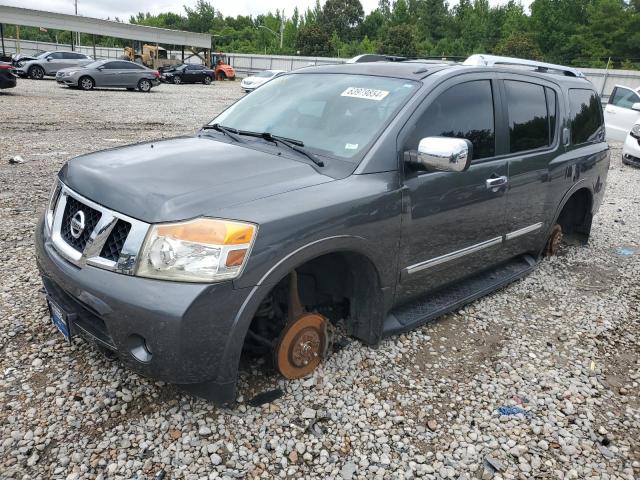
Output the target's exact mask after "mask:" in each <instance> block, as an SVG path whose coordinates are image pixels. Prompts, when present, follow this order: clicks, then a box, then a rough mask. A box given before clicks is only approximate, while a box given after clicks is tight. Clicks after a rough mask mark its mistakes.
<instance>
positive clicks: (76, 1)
mask: <svg viewBox="0 0 640 480" xmlns="http://www.w3.org/2000/svg"><path fill="white" fill-rule="evenodd" d="M73 3H74V5H75V9H76V17H77V16H78V0H74V2H73ZM74 38H75V40H74ZM76 41H77V42H78V47H79V46H80V34H79V33H78V32H75V33H74V35H71V51H74V50H75V48H74V44H75V43H76Z"/></svg>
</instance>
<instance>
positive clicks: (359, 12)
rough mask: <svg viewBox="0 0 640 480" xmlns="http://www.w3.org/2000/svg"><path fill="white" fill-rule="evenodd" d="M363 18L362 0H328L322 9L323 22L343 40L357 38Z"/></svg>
mask: <svg viewBox="0 0 640 480" xmlns="http://www.w3.org/2000/svg"><path fill="white" fill-rule="evenodd" d="M363 19H364V9H363V8H362V4H361V3H360V0H327V1H326V2H325V4H324V7H323V9H322V20H323V24H324V25H325V26H326V27H327V28H328V29H329V30H330V31H332V32H336V33H337V34H338V37H340V39H341V40H350V39H353V38H355V34H356V32H357V30H358V28H359V27H360V25H361V24H362V20H363Z"/></svg>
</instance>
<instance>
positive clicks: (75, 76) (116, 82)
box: [56, 60, 160, 92]
mask: <svg viewBox="0 0 640 480" xmlns="http://www.w3.org/2000/svg"><path fill="white" fill-rule="evenodd" d="M159 79H160V74H159V73H158V72H157V71H156V70H151V69H150V68H147V67H145V66H143V65H139V64H137V63H133V62H130V61H128V60H98V61H96V62H93V63H90V64H89V65H87V66H85V67H82V68H65V69H62V70H60V71H58V73H57V74H56V81H57V82H58V83H59V84H61V85H67V86H69V87H78V88H81V89H82V90H91V89H93V88H94V87H107V88H111V87H113V88H126V89H127V90H135V89H136V88H137V89H138V90H139V91H141V92H148V91H150V90H151V87H154V86H156V85H159V84H160V80H159Z"/></svg>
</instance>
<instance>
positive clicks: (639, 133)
mask: <svg viewBox="0 0 640 480" xmlns="http://www.w3.org/2000/svg"><path fill="white" fill-rule="evenodd" d="M631 135H632V136H634V137H636V138H640V124H639V125H634V126H633V128H632V129H631Z"/></svg>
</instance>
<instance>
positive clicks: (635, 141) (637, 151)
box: [622, 123, 640, 167]
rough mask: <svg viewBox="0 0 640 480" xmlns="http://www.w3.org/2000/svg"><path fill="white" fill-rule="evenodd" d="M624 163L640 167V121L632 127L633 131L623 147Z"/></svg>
mask: <svg viewBox="0 0 640 480" xmlns="http://www.w3.org/2000/svg"><path fill="white" fill-rule="evenodd" d="M622 163H626V164H627V165H633V166H634V167H640V123H636V124H635V125H634V126H633V127H631V131H630V132H629V134H628V135H627V138H626V140H625V141H624V147H622Z"/></svg>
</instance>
